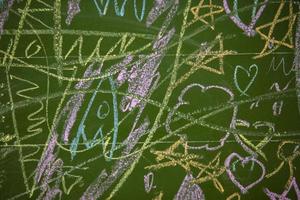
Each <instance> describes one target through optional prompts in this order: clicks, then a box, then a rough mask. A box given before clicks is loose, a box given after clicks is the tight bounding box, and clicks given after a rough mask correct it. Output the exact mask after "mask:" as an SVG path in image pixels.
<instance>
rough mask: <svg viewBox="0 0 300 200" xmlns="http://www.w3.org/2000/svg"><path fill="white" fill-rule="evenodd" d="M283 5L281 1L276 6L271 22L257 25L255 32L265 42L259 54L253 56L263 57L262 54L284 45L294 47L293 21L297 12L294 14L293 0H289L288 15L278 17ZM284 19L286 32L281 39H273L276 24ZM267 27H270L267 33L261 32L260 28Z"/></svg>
mask: <svg viewBox="0 0 300 200" xmlns="http://www.w3.org/2000/svg"><path fill="white" fill-rule="evenodd" d="M284 5H285V1H281V3H280V5H279V8H278V10H277V12H276V14H275V17H274V19H273V20H272V22H270V23H267V24H264V25H262V26H259V27H257V28H256V32H257V33H258V34H259V35H260V36H261V38H262V39H263V40H265V41H266V42H265V46H264V48H263V49H262V50H261V52H260V53H259V55H257V56H255V57H254V58H261V57H264V56H266V55H268V54H270V53H272V52H273V51H275V50H276V49H278V48H279V47H281V46H285V47H288V48H291V49H292V48H294V45H293V26H294V23H295V21H296V17H297V14H295V13H294V12H293V1H290V2H289V15H288V16H285V17H282V18H279V17H280V15H281V13H282V10H283V8H284ZM284 21H288V29H287V32H286V34H285V35H284V36H283V38H282V39H281V40H278V39H275V37H274V36H273V32H274V28H275V26H276V25H277V24H279V23H282V22H284ZM268 27H270V29H269V32H268V35H267V34H264V33H262V31H261V30H263V29H266V28H268ZM286 40H288V41H286Z"/></svg>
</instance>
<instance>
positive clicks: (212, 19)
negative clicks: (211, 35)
mask: <svg viewBox="0 0 300 200" xmlns="http://www.w3.org/2000/svg"><path fill="white" fill-rule="evenodd" d="M203 3H204V0H200V2H199V4H198V5H197V6H195V7H192V8H191V12H192V13H193V15H194V19H193V20H192V21H190V22H189V23H188V24H187V27H188V26H190V25H192V24H194V23H195V22H196V21H201V22H203V23H204V24H206V25H209V26H210V28H211V29H212V30H214V28H215V26H214V24H215V17H214V15H216V14H218V13H221V12H223V11H224V9H223V7H222V6H217V5H214V4H212V0H209V4H206V5H203ZM205 8H208V9H209V12H208V13H203V14H201V15H199V14H200V10H203V9H205ZM207 17H210V22H208V21H207V20H206V18H207Z"/></svg>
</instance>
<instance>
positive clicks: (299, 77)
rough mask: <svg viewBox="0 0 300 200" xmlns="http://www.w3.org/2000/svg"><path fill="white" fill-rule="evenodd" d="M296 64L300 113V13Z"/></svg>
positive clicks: (297, 28)
mask: <svg viewBox="0 0 300 200" xmlns="http://www.w3.org/2000/svg"><path fill="white" fill-rule="evenodd" d="M293 64H294V66H295V71H296V89H297V98H298V109H299V113H300V15H299V14H298V16H297V27H296V35H295V59H294V63H293Z"/></svg>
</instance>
